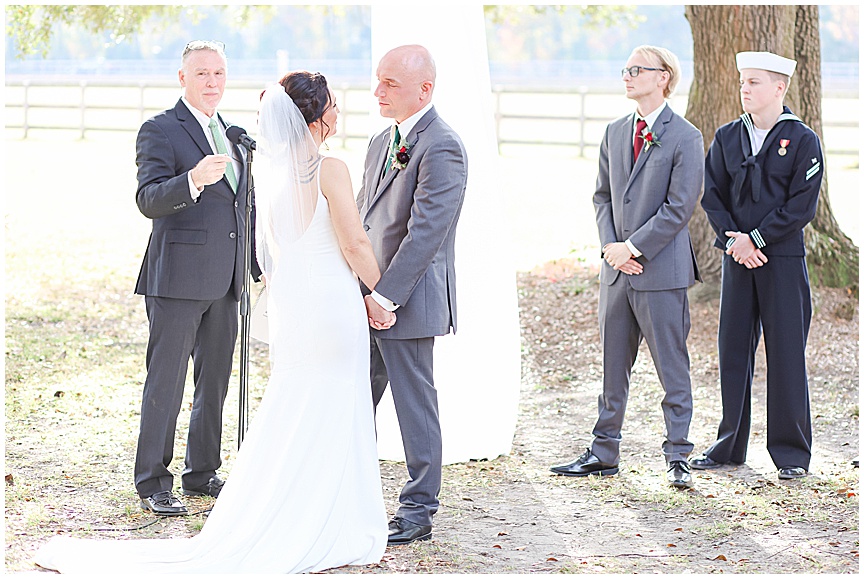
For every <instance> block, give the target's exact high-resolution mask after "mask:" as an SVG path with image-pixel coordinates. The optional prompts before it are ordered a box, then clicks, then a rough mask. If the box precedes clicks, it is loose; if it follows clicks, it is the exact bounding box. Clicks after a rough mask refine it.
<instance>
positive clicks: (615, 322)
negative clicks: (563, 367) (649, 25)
mask: <svg viewBox="0 0 864 579" xmlns="http://www.w3.org/2000/svg"><path fill="white" fill-rule="evenodd" d="M680 70H681V68H680V65H679V64H678V59H677V58H676V57H675V55H674V54H672V53H671V52H669V51H668V50H666V49H664V48H658V47H653V46H640V47H638V48H636V49H634V50H633V53H632V54H631V55H630V58H629V60H628V61H627V66H626V67H625V68H624V70H622V71H621V75H622V79H623V81H624V84H625V87H626V94H627V98H630V99H633V100H635V101H636V105H637V106H636V113H635V114H632V115H627V116H626V117H623V118H621V119H618V120H617V121H614V122H612V123H611V124H610V125H609V126H608V127H607V129H606V134H605V136H604V137H603V142H602V144H601V146H600V171H599V175H598V177H597V187H596V190H595V193H594V209H595V212H596V216H597V228H598V230H599V234H600V243H601V245H602V248H603V263H602V265H601V270H600V306H599V311H598V313H599V318H600V339H601V341H602V344H603V394H602V395H601V396H600V398H599V404H598V406H599V417H598V419H597V423H596V425H595V426H594V432H593V434H594V442H593V444H592V445H591V448H589V449H587V450H586V452H585V453H583V454H582V455H581V456H580V457H579V458H577V459H576V460H575V461H573V462H571V463H568V464H562V465H557V466H553V467H552V471H553V472H556V473H558V474H562V475H567V476H587V475H614V474H617V473H618V460H619V456H620V453H619V446H620V443H621V428H622V426H623V424H624V411H625V409H626V407H627V396H628V393H629V389H630V372H631V370H632V368H633V363H634V362H635V361H636V354H637V353H638V350H639V344H640V343H641V341H642V338H643V337H644V338H645V340H646V341H647V342H648V347H649V349H650V351H651V356H652V358H653V359H654V366H655V368H656V369H657V374H658V376H659V378H660V383H661V384H662V385H663V389H664V390H665V396H664V398H663V401H662V403H661V406H662V408H663V416H664V418H665V421H666V440H665V441H664V443H663V454H664V456H665V458H666V463H667V479H668V481H669V482H670V483H671V484H672V486H674V487H677V488H689V487H691V486H693V482H692V478H691V475H690V467H689V465H688V464H687V455H688V454H690V452H691V451H692V450H693V445H692V444H691V443H690V442H689V441H688V440H687V435H688V432H689V429H690V417H691V415H692V411H693V399H692V396H691V393H690V358H689V356H688V354H687V334H688V333H689V331H690V310H689V304H688V301H687V288H688V287H689V286H691V285H693V283H694V282H695V281H696V280H697V279H699V271H698V268H697V266H696V258H695V255H694V253H693V247H692V245H691V243H690V233H689V231H688V229H687V223H688V221H689V220H690V216H691V215H692V213H693V209H694V208H695V206H696V202H697V200H698V198H699V193H700V191H701V188H702V176H703V172H704V169H703V167H704V149H703V146H702V134H701V133H700V132H699V130H698V129H696V127H694V126H693V125H691V124H690V123H689V122H687V121H686V120H684V119H683V118H682V117H680V116H678V115H677V114H675V113H674V112H672V109H671V108H669V106H668V105H667V104H666V102H665V98H666V97H669V95H670V94H671V93H672V91H673V90H674V88H675V85H676V84H677V83H678V80H679V79H680Z"/></svg>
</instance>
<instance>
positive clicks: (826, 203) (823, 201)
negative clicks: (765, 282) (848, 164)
mask: <svg viewBox="0 0 864 579" xmlns="http://www.w3.org/2000/svg"><path fill="white" fill-rule="evenodd" d="M795 60H797V61H798V71H797V72H796V74H795V76H797V77H798V107H797V109H793V110H794V111H795V113H796V114H797V115H798V116H799V118H800V119H801V120H802V121H804V123H805V124H807V126H809V127H810V128H811V129H813V130H814V131H815V132H816V134H817V135H819V139H820V140H821V139H822V83H821V77H820V74H819V72H820V69H821V64H822V54H821V45H820V41H819V7H818V6H815V5H806V6H797V10H796V18H795ZM823 147H824V142H823ZM804 243H805V245H806V246H807V268H808V270H809V272H810V279H811V281H812V282H813V283H815V284H818V285H825V286H828V287H850V286H851V287H852V288H853V291H854V292H855V293H857V291H858V289H857V287H858V259H859V256H858V248H857V247H856V246H855V244H854V243H853V242H852V240H851V239H849V237H847V236H846V234H844V233H843V232H842V231H841V230H840V226H839V225H838V224H837V220H836V219H834V213H833V211H831V200H830V199H829V197H828V177H827V174H825V173H823V177H822V189H821V190H820V192H819V205H818V207H817V208H816V217H815V219H813V221H812V222H811V223H810V227H808V228H807V229H805V230H804Z"/></svg>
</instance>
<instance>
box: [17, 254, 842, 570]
mask: <svg viewBox="0 0 864 579" xmlns="http://www.w3.org/2000/svg"><path fill="white" fill-rule="evenodd" d="M595 277H596V276H594V275H593V274H592V272H590V271H586V270H583V269H581V268H579V267H576V266H574V265H573V264H572V263H568V262H559V263H553V264H547V266H546V267H545V268H544V269H542V270H540V271H536V272H534V273H533V274H521V275H520V278H519V288H520V289H519V291H520V309H521V321H522V339H523V385H522V396H521V407H520V418H519V423H518V427H517V432H516V436H515V439H514V446H513V451H512V453H511V455H510V456H507V457H501V458H498V459H496V460H493V461H480V462H469V463H467V464H459V465H451V466H448V467H445V473H444V488H443V489H442V493H441V503H442V506H441V510H440V511H439V514H438V515H437V516H436V519H435V529H434V536H433V540H431V541H427V542H423V543H418V544H414V545H409V546H405V547H395V548H389V549H388V550H387V553H386V554H385V556H384V559H383V560H382V561H381V563H380V564H378V565H373V566H369V567H362V568H356V567H353V568H342V569H335V570H332V571H330V573H394V572H398V573H419V572H429V573H552V572H575V573H579V572H607V573H633V572H638V573H655V572H660V573H684V572H694V573H729V572H736V573H744V572H753V573H769V572H789V573H856V572H857V571H858V569H859V563H858V561H859V558H858V474H859V472H858V469H857V468H855V469H853V468H851V466H850V461H851V460H852V459H853V458H855V457H857V456H858V452H859V449H858V306H857V299H854V298H851V297H849V296H848V295H845V294H844V292H843V291H842V290H819V291H816V292H814V312H815V314H814V319H813V324H812V329H811V336H810V342H809V350H808V364H809V371H810V382H811V404H812V409H813V429H814V453H815V454H814V460H813V464H812V465H811V471H812V474H811V476H809V477H807V478H806V479H804V480H800V481H788V482H781V481H778V480H777V476H776V472H775V470H774V467H773V465H772V464H771V462H770V459H769V457H768V455H767V452H766V451H765V449H764V446H765V438H764V423H765V415H764V379H765V368H764V363H763V364H760V366H759V367H758V368H757V377H756V385H755V392H754V399H753V409H754V420H753V425H754V426H753V430H754V432H753V435H752V438H751V451H750V456H749V457H748V463H747V464H746V465H743V466H741V467H737V468H728V469H721V470H718V471H712V472H708V473H696V487H695V488H694V489H692V490H690V491H676V490H674V489H672V488H671V487H669V486H668V485H667V484H666V482H665V476H664V472H663V459H662V456H661V454H660V444H661V442H662V437H663V425H662V414H661V411H660V406H659V404H660V398H661V389H660V385H659V383H658V381H657V379H656V376H655V374H654V369H653V364H652V363H651V359H650V356H649V355H648V352H647V350H646V349H645V348H644V346H643V351H642V352H641V353H640V355H639V358H638V360H637V364H636V369H635V371H634V374H633V387H632V391H631V396H630V403H629V407H628V411H627V422H626V424H625V431H624V433H623V435H624V441H623V444H622V460H621V473H620V474H619V475H618V476H616V477H611V478H605V479H602V480H597V479H595V478H591V479H587V480H586V479H571V478H566V477H557V476H555V475H553V474H551V473H550V472H549V471H548V467H549V466H550V465H551V464H554V463H556V462H561V461H563V460H569V459H572V458H574V457H575V456H576V455H578V454H580V453H581V452H582V450H584V447H585V446H586V445H587V444H588V443H589V441H590V431H591V428H592V426H593V423H594V420H595V417H596V407H597V394H598V393H599V388H600V386H599V381H600V376H601V367H600V357H599V346H598V343H597V342H598V335H597V324H596V304H597V286H596V282H595V281H594V279H595ZM58 299H59V298H58ZM114 305H115V306H116V308H117V312H121V313H122V312H125V314H123V315H126V317H127V319H128V324H129V325H128V326H127V327H115V326H116V325H117V322H116V321H117V319H119V318H118V316H119V315H121V314H120V313H116V314H112V315H111V316H107V317H105V316H103V317H102V318H100V319H103V321H104V322H105V323H108V322H109V321H110V322H111V325H109V326H105V327H95V328H90V329H89V331H90V333H91V334H92V335H97V336H100V337H101V338H100V339H105V336H109V337H111V332H116V334H117V337H114V339H116V340H121V339H122V340H130V339H131V340H132V341H131V342H129V343H122V344H120V346H122V348H121V349H120V350H117V351H118V352H121V353H118V354H114V355H113V356H114V357H112V358H110V359H106V360H105V361H100V360H101V356H103V354H102V352H104V351H107V350H108V349H114V350H116V349H117V348H118V346H117V345H116V344H115V345H112V346H105V349H104V350H100V346H99V344H98V343H96V342H95V341H92V342H88V344H89V345H88V346H87V348H85V349H84V350H82V352H83V354H80V353H79V354H78V355H79V356H80V355H85V354H86V358H85V359H84V360H83V362H82V363H87V364H89V365H92V364H93V363H95V364H96V365H97V369H98V368H99V364H107V363H108V361H110V363H111V365H112V367H113V368H114V369H115V370H117V371H118V372H131V373H130V374H128V375H127V378H126V380H125V381H124V382H122V383H119V381H118V380H117V379H116V378H113V377H112V378H111V379H110V380H107V381H106V385H105V386H100V388H103V389H102V390H97V391H95V392H89V391H88V390H86V389H85V386H86V385H90V384H92V380H91V381H86V380H84V379H82V378H80V377H78V378H76V377H74V376H69V375H60V374H56V373H55V374H51V373H50V372H48V370H44V369H43V370H39V368H44V367H45V365H46V364H51V363H52V360H54V359H55V358H53V357H52V356H54V354H51V353H50V352H47V353H46V354H45V355H44V356H43V358H44V359H43V360H42V361H40V362H38V363H37V362H33V364H34V366H33V367H24V366H22V367H20V368H16V369H14V371H16V372H18V371H20V372H21V374H22V375H21V376H17V377H16V376H14V375H13V376H11V378H10V374H9V372H10V369H9V368H8V367H7V399H6V404H7V420H10V417H11V418H12V420H11V421H10V422H8V423H7V431H6V474H12V475H13V480H12V484H10V481H8V480H7V485H6V536H5V538H6V553H5V559H6V566H5V568H6V571H7V572H30V571H33V570H34V568H33V566H32V563H31V562H30V560H31V557H32V554H33V552H35V550H36V548H37V547H38V545H40V544H41V543H43V542H44V541H45V540H47V538H48V537H49V536H50V535H52V534H54V533H56V532H65V533H72V534H74V535H77V536H101V537H108V536H112V537H118V538H133V537H172V536H190V535H193V534H194V533H196V532H197V531H198V530H199V529H200V526H201V524H203V520H204V519H203V518H202V517H201V516H197V517H188V518H184V519H183V520H179V519H167V520H162V521H159V522H157V523H156V524H155V525H152V526H149V527H146V528H144V529H141V530H136V531H122V532H113V533H105V532H96V531H94V530H93V529H95V528H99V527H114V528H126V527H136V526H139V525H142V524H145V523H147V522H149V521H150V520H151V519H150V518H148V517H147V515H145V514H143V513H142V512H141V511H140V509H138V508H137V505H136V504H135V503H134V497H133V496H132V492H131V490H130V488H129V484H128V483H129V480H131V464H132V460H133V456H132V452H133V451H134V434H135V424H136V422H135V412H136V406H137V401H138V400H139V396H140V392H139V389H140V385H139V384H140V382H139V381H138V378H139V377H140V376H137V375H136V374H134V372H138V370H134V371H133V370H127V369H126V368H137V367H138V366H139V365H140V360H141V359H143V345H144V337H145V336H144V335H143V334H142V335H136V334H135V332H134V331H133V329H132V328H133V327H137V326H138V325H140V320H138V318H139V317H140V312H138V313H132V312H137V309H136V308H138V305H139V304H138V303H137V301H136V300H135V299H134V298H132V297H128V296H127V297H122V296H119V295H118V298H117V302H116V304H114ZM12 309H15V308H12ZM716 312H717V303H716V301H715V302H711V303H707V304H697V305H693V306H692V307H691V317H692V321H693V329H692V331H691V336H690V341H689V346H690V355H691V365H692V368H691V370H692V376H693V385H694V398H695V401H694V402H695V416H694V420H693V424H692V427H691V436H690V438H691V440H692V441H693V442H694V443H695V444H696V450H697V452H698V451H701V450H704V448H705V447H707V445H708V444H710V443H711V442H712V441H713V437H714V434H715V431H716V426H717V417H718V416H719V412H720V407H719V401H718V391H717V386H716V384H717V371H716V367H717V360H716V345H715V336H716V329H717V327H716V326H717V323H716V317H717V315H716ZM25 317H27V319H28V320H30V319H31V318H32V316H29V315H28V316H25ZM14 318H15V316H14V315H12V316H10V313H9V310H8V308H7V340H8V338H9V336H10V333H9V332H10V329H9V328H10V326H9V324H10V323H19V322H17V321H14ZM10 319H12V320H13V321H11V322H10V321H9V320H10ZM48 323H49V322H48V321H45V320H43V321H39V322H38V323H37V322H28V324H31V325H29V326H28V330H27V331H28V332H31V333H32V332H39V331H41V330H40V329H39V327H38V324H48ZM33 324H36V325H33ZM121 326H122V324H121ZM48 330H50V331H49V333H48V334H46V335H56V332H57V331H59V326H55V327H52V328H48ZM67 331H68V332H69V333H70V334H69V335H79V334H81V333H82V332H83V333H84V334H86V333H87V332H88V330H87V328H84V330H82V329H81V328H78V327H69V328H67ZM51 332H53V334H52V333H51ZM139 333H140V332H139ZM11 335H12V337H13V338H14V339H13V340H12V342H10V343H11V344H12V346H7V348H8V347H18V346H17V345H16V344H18V345H20V344H21V339H20V338H19V337H18V336H19V334H18V333H16V332H12V334H11ZM36 335H37V337H38V335H39V334H38V333H37V334H36ZM130 336H134V337H133V338H130ZM64 348H65V349H63V353H62V356H61V354H59V353H58V354H56V359H58V360H59V359H60V358H62V359H63V364H64V365H65V366H66V367H68V366H69V364H72V363H73V362H75V360H74V359H73V358H75V356H76V354H75V353H74V352H73V351H72V350H71V348H70V347H69V345H68V344H67V345H66V346H64ZM67 350H69V356H68V357H67V355H66V351H67ZM8 358H9V354H8V352H7V360H8ZM94 360H95V362H93V361H94ZM58 366H59V363H58ZM104 368H107V366H105V367H104ZM40 371H43V372H46V373H45V374H39V372H40ZM102 371H104V372H107V370H105V369H103V370H102ZM27 376H36V377H40V378H39V379H38V380H37V379H35V378H32V379H31V378H28V377H27ZM43 376H44V377H43ZM10 379H11V380H12V382H10ZM31 384H37V386H31ZM76 390H77V391H78V392H77V393H76ZM58 392H68V393H67V394H65V395H64V394H58ZM52 393H53V397H52ZM28 404H29V405H32V409H31V407H30V406H27V405H28ZM228 404H232V401H231V400H229V401H228ZM109 424H110V425H114V426H112V427H111V428H114V429H115V430H114V431H112V430H110V429H109V428H108V426H107V425H109ZM99 425H101V426H99ZM97 426H99V427H98V428H96V427H97ZM181 428H182V424H181ZM232 428H233V425H226V432H228V433H229V434H228V435H227V436H228V438H230V437H231V434H230V433H231V432H233V430H232ZM183 436H185V435H184V434H183V433H182V432H181V434H180V438H181V439H182V437H183ZM226 448H230V443H228V444H227V445H226ZM232 460H233V457H232V456H231V453H230V452H228V456H227V457H226V472H228V474H229V476H230V464H231V461H232ZM381 472H382V480H383V483H384V492H385V497H386V502H387V505H388V508H389V511H390V512H393V511H394V510H395V507H396V502H397V497H398V492H399V489H400V488H401V486H402V484H403V483H404V477H405V469H404V466H403V465H402V464H400V463H389V462H385V463H382V468H381ZM188 504H189V506H190V507H191V508H192V509H193V510H198V509H203V508H206V507H207V506H208V504H209V502H208V500H207V499H195V500H191V501H189V503H188Z"/></svg>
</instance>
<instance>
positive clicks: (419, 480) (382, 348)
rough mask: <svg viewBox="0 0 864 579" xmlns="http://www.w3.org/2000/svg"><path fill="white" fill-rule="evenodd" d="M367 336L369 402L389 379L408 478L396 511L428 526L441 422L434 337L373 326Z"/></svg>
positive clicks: (437, 482)
mask: <svg viewBox="0 0 864 579" xmlns="http://www.w3.org/2000/svg"><path fill="white" fill-rule="evenodd" d="M371 337H372V339H371V340H370V347H371V351H372V358H371V366H370V375H371V379H372V402H373V403H374V405H375V406H376V407H377V406H378V402H379V401H380V400H381V396H383V394H384V390H385V389H386V388H387V383H388V382H389V383H390V391H391V394H392V395H393V403H394V404H395V406H396V416H397V418H398V419H399V430H400V431H401V433H402V445H403V447H404V449H405V464H406V466H407V467H408V475H409V477H410V480H409V481H408V483H407V484H406V485H405V487H404V488H403V489H402V494H401V495H399V503H400V506H399V510H398V511H397V512H396V516H398V517H402V518H403V519H405V520H408V521H411V522H412V523H415V524H418V525H431V524H432V516H433V515H434V514H435V513H436V512H437V511H438V504H439V503H438V493H439V492H440V491H441V425H440V423H439V421H438V392H437V390H435V385H434V381H433V377H432V350H433V346H434V344H435V338H434V337H430V338H417V339H409V340H390V339H385V338H380V337H377V336H376V335H375V332H374V331H373V332H372V336H371Z"/></svg>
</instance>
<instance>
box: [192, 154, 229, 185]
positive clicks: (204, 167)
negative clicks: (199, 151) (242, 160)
mask: <svg viewBox="0 0 864 579" xmlns="http://www.w3.org/2000/svg"><path fill="white" fill-rule="evenodd" d="M230 161H231V158H230V157H229V156H228V155H207V156H206V157H204V158H203V159H201V160H200V161H198V164H197V165H195V167H193V168H192V170H191V171H190V172H189V173H190V175H191V176H192V183H194V184H195V186H196V187H197V188H198V189H201V188H202V187H204V186H206V185H212V184H213V183H216V182H218V181H219V179H221V178H222V176H223V175H225V168H226V167H227V166H228V163H229V162H230Z"/></svg>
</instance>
